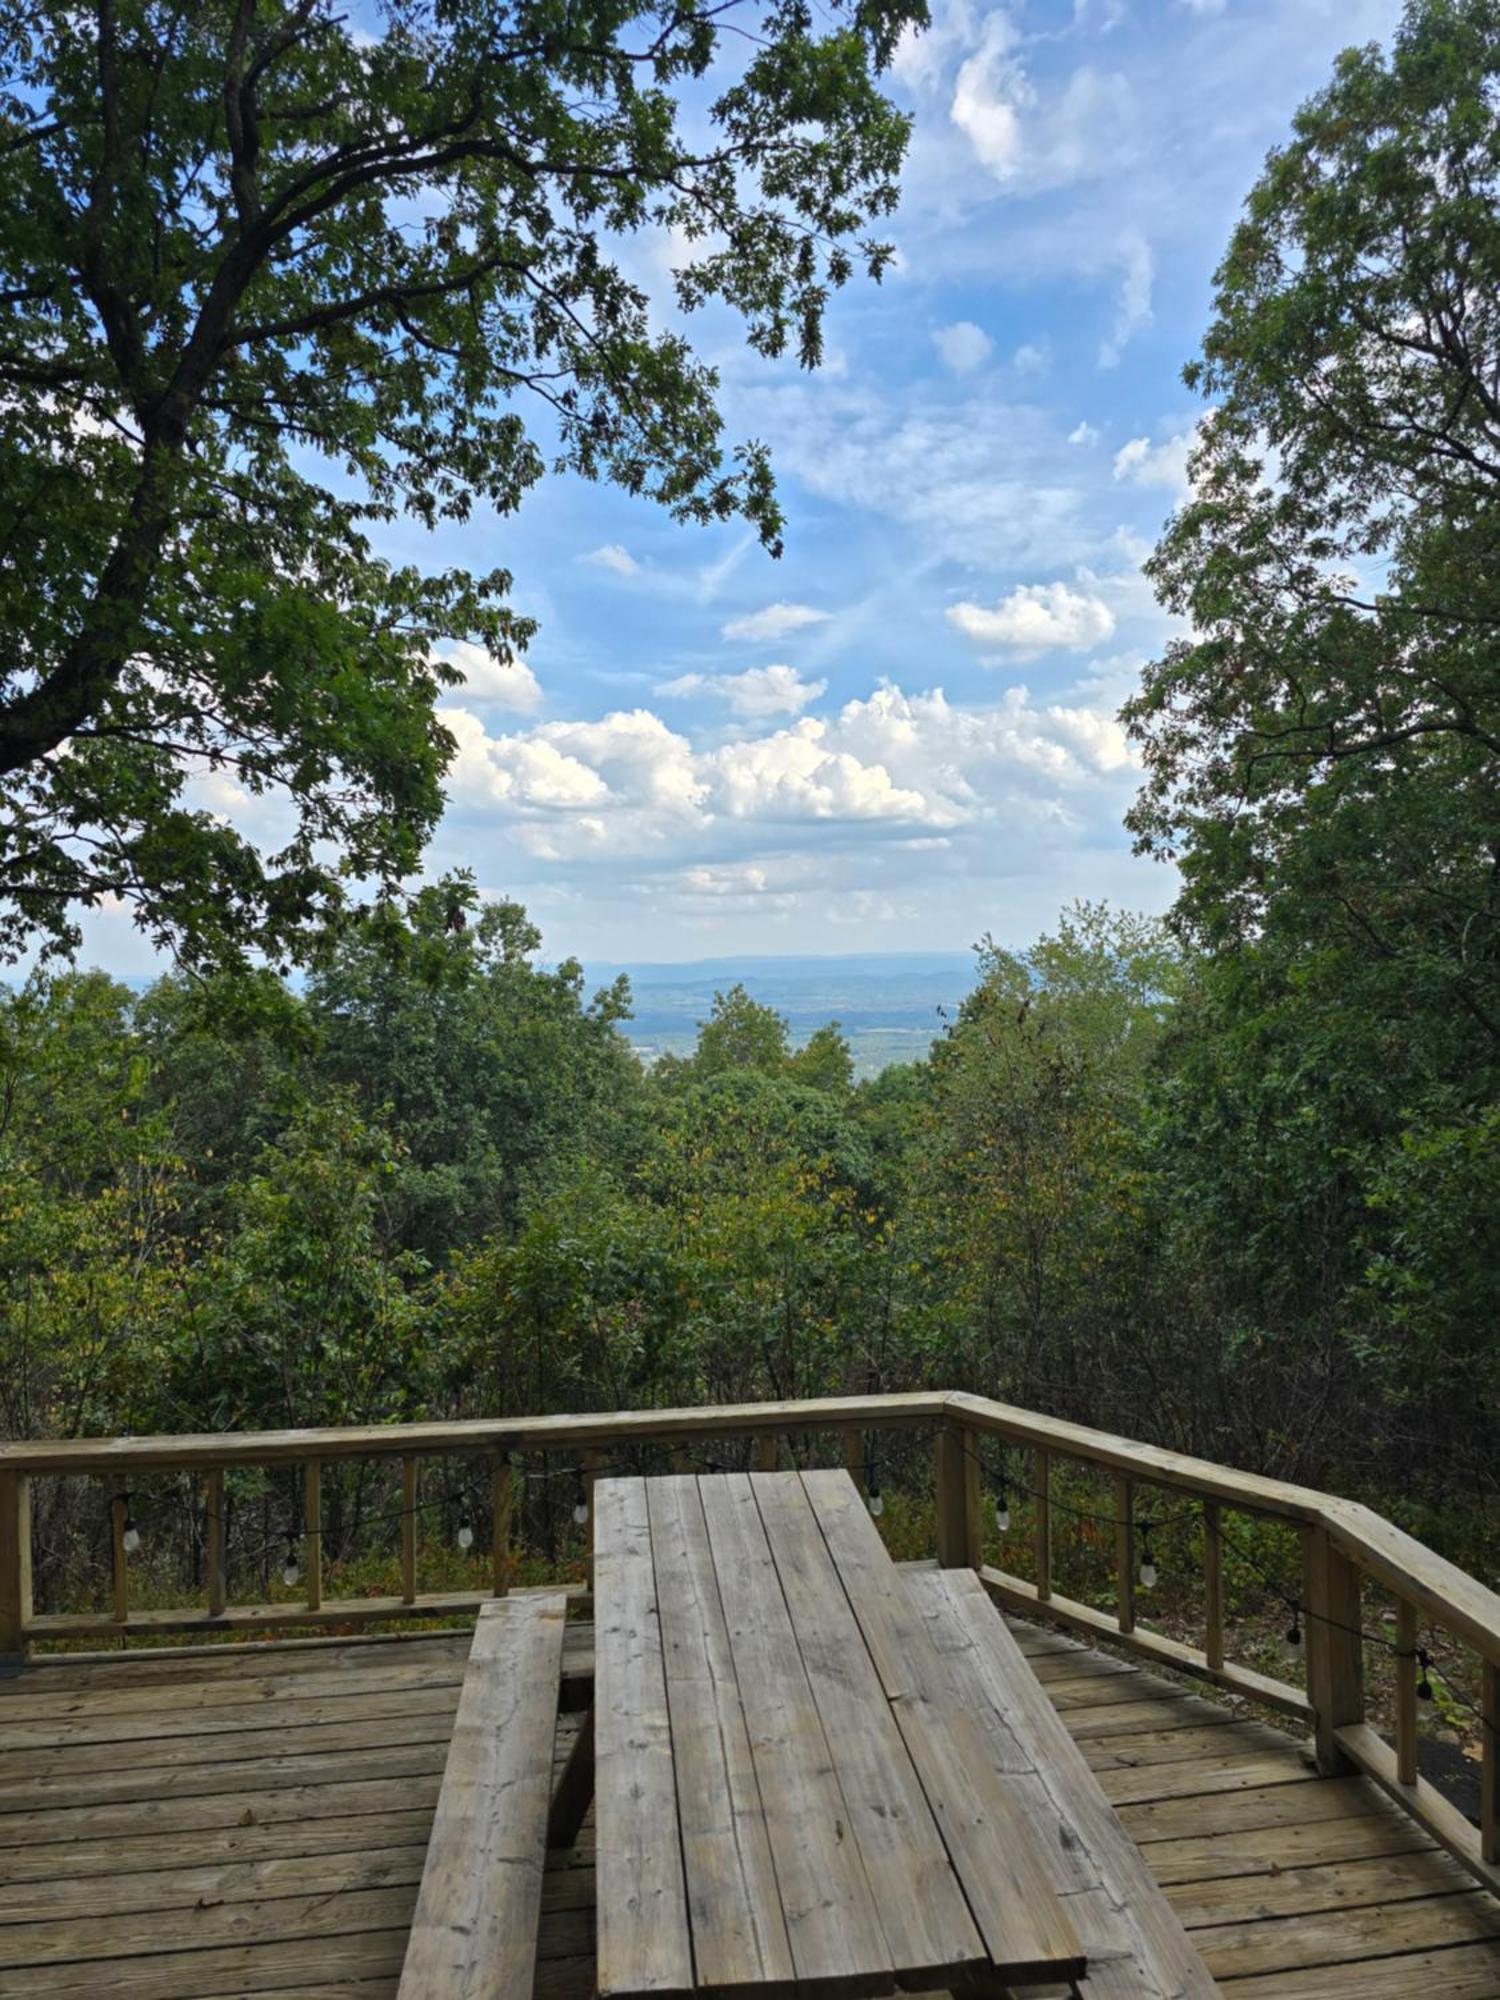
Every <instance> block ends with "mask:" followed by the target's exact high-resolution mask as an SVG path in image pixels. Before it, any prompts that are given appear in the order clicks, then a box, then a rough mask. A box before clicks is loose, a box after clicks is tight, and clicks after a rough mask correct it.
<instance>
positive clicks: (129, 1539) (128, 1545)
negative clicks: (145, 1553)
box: [120, 1514, 141, 1556]
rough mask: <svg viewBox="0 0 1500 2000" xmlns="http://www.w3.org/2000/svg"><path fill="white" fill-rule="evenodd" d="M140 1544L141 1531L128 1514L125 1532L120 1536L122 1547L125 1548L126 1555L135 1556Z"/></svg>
mask: <svg viewBox="0 0 1500 2000" xmlns="http://www.w3.org/2000/svg"><path fill="white" fill-rule="evenodd" d="M140 1545H141V1531H140V1529H139V1528H138V1527H137V1526H136V1525H135V1522H134V1521H133V1520H132V1519H131V1518H130V1516H129V1515H128V1514H127V1515H126V1516H125V1528H124V1532H123V1533H122V1534H121V1536H120V1547H121V1548H122V1549H124V1551H125V1553H126V1555H128V1556H133V1555H134V1554H135V1552H136V1550H137V1549H138V1548H139V1547H140Z"/></svg>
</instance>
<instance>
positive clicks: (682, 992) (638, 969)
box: [584, 951, 975, 1076]
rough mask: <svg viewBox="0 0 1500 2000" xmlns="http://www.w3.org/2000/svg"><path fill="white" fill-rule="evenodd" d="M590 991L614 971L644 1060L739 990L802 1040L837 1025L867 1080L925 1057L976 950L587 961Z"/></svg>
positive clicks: (685, 1036) (968, 983) (676, 1046)
mask: <svg viewBox="0 0 1500 2000" xmlns="http://www.w3.org/2000/svg"><path fill="white" fill-rule="evenodd" d="M584 969H585V975H586V978H587V982H588V984H589V986H590V987H595V986H601V985H606V984H608V982H609V981H611V980H613V979H614V978H615V977H616V976H617V975H618V974H619V973H622V972H623V973H624V974H625V975H626V977H627V978H628V979H629V981H630V988H631V993H632V995H633V996H634V1013H633V1018H632V1020H631V1022H630V1024H629V1028H628V1033H629V1035H630V1039H631V1041H632V1042H633V1043H635V1044H636V1046H637V1047H638V1048H640V1050H641V1052H642V1053H643V1054H646V1055H653V1054H656V1055H660V1054H664V1053H666V1052H667V1051H672V1052H676V1053H680V1052H682V1051H683V1050H685V1049H687V1048H690V1047H691V1046H692V1043H693V1041H694V1040H695V1038H696V1035H697V1030H698V1023H699V1022H700V1021H706V1020H707V1019H708V1015H709V1011H710V1009H711V1008H712V1006H713V998H714V994H715V993H717V992H721V991H723V990H724V989H725V988H727V987H730V986H734V985H736V984H738V985H741V986H743V987H744V988H745V990H746V991H747V992H748V993H749V994H750V996H751V998H752V999H755V1000H758V1001H759V1002H760V1003H761V1005H762V1006H765V1007H774V1008H775V1010H776V1012H777V1013H778V1014H782V1015H784V1016H785V1017H786V1020H787V1022H788V1024H789V1026H790V1028H791V1031H792V1039H793V1040H794V1041H797V1042H800V1041H803V1040H805V1039H806V1037H807V1036H808V1035H810V1034H811V1033H812V1031H813V1029H814V1028H819V1027H821V1026H822V1025H823V1023H824V1022H825V1021H838V1022H839V1023H840V1024H841V1025H842V1027H843V1029H844V1032H845V1034H846V1035H847V1036H848V1038H849V1042H850V1045H851V1047H852V1049H853V1051H854V1058H855V1068H856V1071H857V1073H858V1074H860V1075H862V1076H868V1075H873V1074H874V1073H875V1071H877V1070H879V1069H883V1068H884V1067H885V1065H886V1064H887V1063H889V1062H896V1061H911V1060H914V1059H915V1058H917V1057H919V1056H921V1055H923V1054H925V1052H926V1049H927V1046H928V1044H929V1043H930V1042H931V1041H932V1040H933V1039H934V1038H935V1037H936V1036H937V1035H938V1034H940V1033H941V1032H942V1027H943V1016H944V1014H945V1013H946V1014H948V1015H951V1014H952V1013H953V1012H954V1011H955V1010H956V1009H957V1007H958V1006H959V1004H960V1003H961V1002H962V1000H963V998H964V995H965V994H966V993H967V992H968V991H969V989H970V988H971V987H972V986H973V984H974V970H975V960H974V954H973V953H972V952H967V951H962V952H960V951H953V952H915V951H914V952H850V953H848V954H842V955H832V954H828V955H823V954H818V953H805V952H799V953H788V954H787V955H786V956H784V957H783V956H780V955H772V954H764V955H752V954H737V955H732V956H727V957H723V958H702V959H694V960H689V961H685V962H682V963H677V964H672V963H666V964H664V963H661V962H654V963H653V962H647V961H638V962H629V961H618V960H603V959H590V960H587V961H585V967H584Z"/></svg>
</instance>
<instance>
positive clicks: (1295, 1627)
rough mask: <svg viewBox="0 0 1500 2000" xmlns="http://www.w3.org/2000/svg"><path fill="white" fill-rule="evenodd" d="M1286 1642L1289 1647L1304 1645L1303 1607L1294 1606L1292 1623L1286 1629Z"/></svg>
mask: <svg viewBox="0 0 1500 2000" xmlns="http://www.w3.org/2000/svg"><path fill="white" fill-rule="evenodd" d="M1286 1642H1287V1644H1288V1645H1289V1646H1300V1645H1301V1644H1302V1607H1301V1606H1300V1605H1299V1604H1295V1603H1294V1604H1293V1605H1292V1622H1291V1624H1290V1625H1288V1626H1287V1628H1286Z"/></svg>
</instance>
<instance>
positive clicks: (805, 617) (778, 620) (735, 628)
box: [721, 603, 832, 639]
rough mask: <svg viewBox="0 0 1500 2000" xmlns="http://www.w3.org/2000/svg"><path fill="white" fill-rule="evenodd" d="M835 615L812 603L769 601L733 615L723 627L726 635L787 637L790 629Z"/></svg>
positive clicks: (740, 637) (795, 629)
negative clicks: (742, 613) (819, 609)
mask: <svg viewBox="0 0 1500 2000" xmlns="http://www.w3.org/2000/svg"><path fill="white" fill-rule="evenodd" d="M831 616H832V613H831V612H828V611H815V610H814V609H813V607H812V605H810V604H784V603H777V604H768V605H766V606H765V607H764V609H762V610H760V611H750V612H747V613H746V614H745V616H744V617H742V618H731V619H730V621H729V623H728V624H727V625H725V626H723V627H721V631H722V634H723V636H724V638H726V639H784V638H785V637H786V636H787V634H788V633H789V632H800V631H801V630H802V628H803V626H804V625H822V624H824V623H825V622H826V621H827V620H828V619H829V618H830V617H831Z"/></svg>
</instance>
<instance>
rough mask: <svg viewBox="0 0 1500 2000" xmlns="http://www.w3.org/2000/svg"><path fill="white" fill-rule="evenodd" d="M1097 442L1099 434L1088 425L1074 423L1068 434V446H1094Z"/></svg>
mask: <svg viewBox="0 0 1500 2000" xmlns="http://www.w3.org/2000/svg"><path fill="white" fill-rule="evenodd" d="M1098 442H1099V433H1098V431H1096V430H1095V428H1094V426H1093V425H1092V424H1090V423H1084V422H1082V421H1080V422H1078V423H1076V424H1075V425H1074V426H1073V428H1072V430H1070V431H1069V432H1068V443H1069V444H1083V445H1094V444H1097V443H1098Z"/></svg>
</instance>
